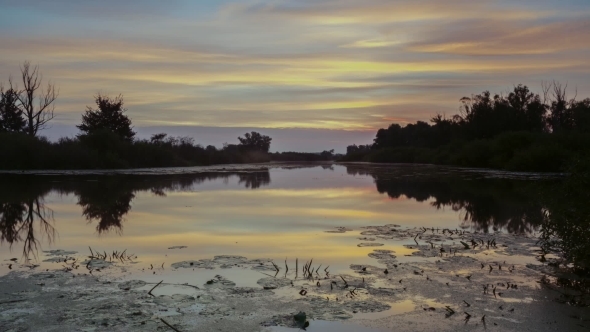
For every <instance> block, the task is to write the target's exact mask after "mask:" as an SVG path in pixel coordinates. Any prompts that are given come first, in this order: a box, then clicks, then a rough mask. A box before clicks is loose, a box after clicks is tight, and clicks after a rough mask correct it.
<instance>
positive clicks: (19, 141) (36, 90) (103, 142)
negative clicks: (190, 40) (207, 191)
mask: <svg viewBox="0 0 590 332" xmlns="http://www.w3.org/2000/svg"><path fill="white" fill-rule="evenodd" d="M20 71H21V75H20V78H21V81H20V83H17V82H15V81H13V80H12V79H11V78H9V80H8V86H7V88H6V89H5V88H4V86H3V85H2V84H0V169H4V170H7V169H9V170H25V169H27V170H28V169H101V168H142V167H175V166H197V165H210V164H228V163H252V162H266V161H270V157H269V154H268V151H269V149H270V143H271V141H272V139H271V138H270V137H268V136H264V135H261V134H259V133H257V132H251V133H247V134H245V135H244V137H238V140H239V144H225V145H224V147H223V148H222V149H217V148H216V147H214V146H212V145H209V146H207V147H203V146H201V145H198V144H195V142H194V140H193V139H192V138H191V137H172V136H168V135H167V134H165V133H161V134H156V135H153V136H152V137H151V138H150V139H149V140H147V139H136V138H135V132H134V130H133V126H132V123H131V119H130V118H129V117H127V115H125V112H126V111H127V110H126V109H125V108H123V97H122V96H117V97H114V98H111V97H109V96H106V95H101V94H99V95H97V96H96V97H95V103H96V107H94V108H93V107H87V109H86V111H85V112H84V113H83V114H82V121H81V123H80V124H79V125H78V126H77V127H78V129H79V130H80V134H79V135H77V136H76V137H74V138H62V139H60V140H59V141H58V142H50V141H48V140H47V139H46V138H44V137H42V136H40V131H41V130H43V129H45V128H46V127H47V126H48V125H49V122H50V121H51V120H52V119H53V118H54V109H55V100H56V99H57V97H58V95H59V89H58V88H57V87H56V86H55V84H52V83H51V82H49V83H48V84H47V85H45V86H43V85H42V83H43V82H42V76H41V74H40V72H39V68H38V67H37V66H31V65H30V63H29V62H27V61H25V62H24V63H23V65H22V66H21V68H20Z"/></svg>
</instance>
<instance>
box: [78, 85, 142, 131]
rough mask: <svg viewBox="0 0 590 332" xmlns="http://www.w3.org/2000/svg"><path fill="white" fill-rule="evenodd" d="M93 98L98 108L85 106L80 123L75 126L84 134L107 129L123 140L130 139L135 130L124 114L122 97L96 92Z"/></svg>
mask: <svg viewBox="0 0 590 332" xmlns="http://www.w3.org/2000/svg"><path fill="white" fill-rule="evenodd" d="M95 99H96V101H95V102H96V105H97V106H98V108H96V109H93V108H91V107H90V106H88V107H87V109H86V112H85V113H84V114H82V124H80V125H78V126H77V127H78V129H80V130H81V131H82V132H84V133H85V134H93V133H96V132H98V131H102V130H108V131H110V132H112V133H114V134H116V135H117V136H119V137H120V138H121V139H123V140H126V141H132V140H133V137H134V136H135V132H134V131H133V128H132V127H131V119H129V117H127V115H125V114H124V113H125V112H126V111H127V109H125V108H123V97H122V96H121V95H119V96H117V97H115V98H110V97H108V96H105V95H101V94H98V95H97V96H96V97H95Z"/></svg>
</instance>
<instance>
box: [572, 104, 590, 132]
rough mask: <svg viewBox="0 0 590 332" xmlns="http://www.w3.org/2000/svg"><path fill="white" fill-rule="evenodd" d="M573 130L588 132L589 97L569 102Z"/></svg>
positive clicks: (589, 119) (589, 117)
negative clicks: (572, 118)
mask: <svg viewBox="0 0 590 332" xmlns="http://www.w3.org/2000/svg"><path fill="white" fill-rule="evenodd" d="M571 109H572V114H573V117H574V130H577V131H579V132H583V133H590V98H586V99H584V100H581V101H574V102H572V103H571Z"/></svg>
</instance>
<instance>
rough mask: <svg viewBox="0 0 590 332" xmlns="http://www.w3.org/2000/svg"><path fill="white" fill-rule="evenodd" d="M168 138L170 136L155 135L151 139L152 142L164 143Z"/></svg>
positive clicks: (164, 134)
mask: <svg viewBox="0 0 590 332" xmlns="http://www.w3.org/2000/svg"><path fill="white" fill-rule="evenodd" d="M166 136H168V134H166V133H160V134H153V135H152V137H150V142H152V143H162V142H163V141H164V139H165V138H166Z"/></svg>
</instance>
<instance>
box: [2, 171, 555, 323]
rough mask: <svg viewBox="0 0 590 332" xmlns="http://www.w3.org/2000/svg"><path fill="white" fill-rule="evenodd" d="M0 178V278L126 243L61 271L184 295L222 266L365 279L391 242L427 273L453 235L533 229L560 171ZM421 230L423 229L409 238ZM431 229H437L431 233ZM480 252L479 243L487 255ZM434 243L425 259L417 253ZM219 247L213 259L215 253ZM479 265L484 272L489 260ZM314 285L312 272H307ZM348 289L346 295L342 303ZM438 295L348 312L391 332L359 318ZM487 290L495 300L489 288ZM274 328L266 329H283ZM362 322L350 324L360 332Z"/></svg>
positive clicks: (528, 234)
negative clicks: (102, 262)
mask: <svg viewBox="0 0 590 332" xmlns="http://www.w3.org/2000/svg"><path fill="white" fill-rule="evenodd" d="M2 179H3V181H2V184H1V185H0V209H1V210H0V227H1V228H0V243H1V247H0V248H1V249H0V261H1V262H2V264H0V274H2V275H5V274H7V273H9V272H15V271H16V272H19V271H20V272H23V273H24V272H25V271H28V270H31V269H36V270H37V271H45V270H52V269H53V270H55V269H62V268H64V269H66V270H68V266H69V265H68V263H67V258H68V256H71V257H77V258H76V259H78V260H79V261H82V260H83V259H84V258H85V257H87V256H97V255H96V253H104V254H105V255H107V256H112V254H113V252H116V256H119V254H120V253H122V252H124V254H123V256H122V257H123V259H114V258H110V260H111V261H112V260H114V261H117V260H118V265H120V266H119V268H107V267H106V266H105V267H96V268H94V269H92V268H88V266H86V268H84V267H79V265H80V264H78V266H77V265H76V264H73V265H72V267H73V268H74V270H73V271H68V272H70V273H78V274H79V275H84V274H86V275H87V274H88V272H92V275H94V276H100V277H101V278H110V280H116V281H118V282H123V281H130V280H141V281H142V282H146V283H147V284H150V285H152V284H156V283H157V282H159V281H161V280H165V281H166V282H165V283H166V284H168V285H169V286H159V288H158V289H157V290H158V291H159V292H160V293H159V295H160V296H173V295H174V294H178V293H180V294H184V295H187V296H188V295H191V294H192V293H191V292H192V291H193V290H188V291H187V290H186V289H185V290H179V289H178V287H174V285H181V284H185V283H187V284H191V285H197V286H199V287H201V286H200V285H207V283H208V282H210V280H213V281H215V282H217V280H216V279H215V278H218V279H219V275H221V276H222V277H223V278H224V279H223V280H231V282H232V283H233V285H234V286H235V287H255V286H257V281H258V280H259V279H261V278H266V277H268V278H277V276H278V277H281V276H282V278H283V279H288V278H292V279H295V278H298V277H299V278H301V276H299V274H304V272H303V270H302V269H303V266H306V264H307V262H308V261H311V263H310V264H311V265H312V266H313V267H314V268H317V269H316V270H315V272H314V273H316V275H317V277H318V278H319V274H318V270H319V271H320V272H322V271H324V272H323V273H325V274H326V275H325V276H324V275H323V274H322V278H323V279H328V278H331V277H332V276H336V275H343V274H345V273H348V274H350V273H352V272H357V273H360V274H361V275H362V274H363V273H364V272H367V270H362V271H360V270H358V269H359V268H360V267H365V269H366V267H367V266H371V268H369V271H371V270H372V269H373V267H374V268H375V269H378V268H379V269H382V268H383V267H387V269H389V270H391V269H393V268H392V264H393V263H392V262H393V260H391V261H387V260H383V258H382V257H380V256H379V258H380V259H381V260H379V261H376V260H375V257H376V256H378V255H377V254H386V253H387V251H390V252H392V253H395V256H393V257H394V258H395V268H397V267H398V264H424V265H423V266H421V267H420V270H421V271H422V272H421V273H424V270H426V268H425V267H424V266H427V265H428V264H438V263H439V261H440V260H441V259H442V258H444V257H448V256H450V255H449V253H451V254H452V253H453V250H455V251H454V254H453V255H452V256H453V257H456V255H457V250H458V249H461V248H462V247H463V246H462V245H461V244H460V243H459V236H461V239H463V241H468V240H467V238H469V239H473V235H466V234H477V237H484V238H487V239H488V241H489V239H491V237H490V236H494V239H498V241H500V239H505V238H506V239H509V237H514V236H521V237H523V238H527V239H528V238H534V237H535V236H536V235H537V234H538V232H539V227H540V225H541V222H542V219H543V218H542V217H543V213H544V206H543V205H542V204H541V203H540V202H539V200H538V197H535V195H531V193H533V192H536V191H537V190H538V188H540V187H543V186H551V185H552V183H554V182H556V181H559V175H540V174H531V173H507V172H497V171H487V170H476V169H458V168H449V167H440V166H428V165H367V164H294V163H289V164H255V165H227V166H216V167H200V168H199V167H196V168H189V169H162V170H158V169H155V170H154V169H151V170H139V171H109V172H100V171H87V172H64V173H61V172H37V173H35V174H22V173H16V172H15V173H12V174H4V175H3V176H2ZM383 225H390V226H388V227H392V228H391V230H394V229H393V228H394V227H395V229H396V232H397V229H399V230H400V232H407V233H404V234H405V235H404V236H397V237H396V236H390V234H389V235H387V236H385V233H383V232H384V230H383V229H382V228H371V227H374V226H383ZM402 230H407V231H402ZM443 230H445V231H444V232H443V233H442V234H445V232H446V231H451V232H452V233H451V235H450V238H451V240H448V239H442V241H443V242H441V243H442V245H441V244H440V243H436V242H433V241H441V239H440V238H434V237H435V236H439V237H440V236H443V235H441V231H443ZM387 232H389V230H387ZM414 233H416V234H414ZM418 233H420V234H424V236H425V238H424V239H423V238H422V236H420V237H419V238H418V235H419V234H418ZM429 234H432V235H430V236H432V237H433V238H428V239H427V238H426V236H427V235H429ZM437 234H438V235H437ZM414 235H415V236H416V237H414ZM388 236H389V237H388ZM444 236H449V235H448V233H447V234H445V235H444ZM453 237H455V238H453ZM419 241H420V244H419V245H418V243H419ZM444 241H446V242H444ZM507 241H508V240H507ZM483 242H484V241H483V240H482V245H481V246H482V247H480V248H482V249H483V246H485V243H483ZM445 245H446V246H447V247H445ZM438 246H440V250H439V249H438ZM466 246H467V247H469V246H468V245H466ZM492 246H495V243H492ZM489 247H490V244H489V242H488V250H489V249H490V248H489ZM445 248H446V249H445ZM431 249H432V250H433V251H432V252H433V254H430V253H425V250H431ZM472 249H473V250H474V251H473V257H474V259H479V260H481V259H482V257H483V259H485V260H486V263H485V265H486V267H485V268H486V270H485V271H486V272H487V269H488V268H487V265H490V267H489V268H490V272H489V273H490V274H491V273H492V270H493V268H495V269H496V270H498V267H497V266H496V265H494V264H498V265H501V264H502V263H497V262H500V260H502V261H504V269H508V268H509V266H510V265H519V266H527V265H535V264H537V265H540V263H539V262H538V260H537V257H536V255H535V254H534V253H533V250H534V249H535V246H534V245H533V244H532V242H531V245H530V246H529V249H530V253H526V252H524V251H518V252H513V253H511V254H510V255H509V257H508V258H506V257H503V258H499V255H500V253H499V252H498V251H496V252H493V251H490V252H487V251H486V252H479V251H478V252H476V251H477V250H479V249H476V245H474V246H473V248H472ZM59 250H62V251H63V252H60V251H59ZM378 250H381V251H383V252H379V251H378ZM519 250H520V249H519ZM439 251H440V252H439ZM376 253H377V254H376ZM439 253H440V255H439ZM236 255H238V256H239V257H242V258H243V259H242V258H236ZM484 255H487V257H486V256H484ZM216 256H217V257H218V258H217V259H218V261H215V260H212V259H214V257H216ZM56 257H58V258H57V259H56ZM119 257H120V256H119ZM219 257H221V258H219ZM64 258H65V259H66V263H64V262H63V259H64ZM245 258H247V259H263V260H260V261H257V262H258V263H257V264H259V265H260V266H267V267H268V268H265V269H255V268H254V267H253V268H252V269H246V268H233V269H232V268H229V267H231V265H233V266H238V267H240V266H242V265H244V264H245V265H244V266H246V265H248V264H254V263H252V262H250V261H246V260H245ZM507 260H508V261H509V262H506V261H507ZM490 261H494V263H493V264H492V263H490ZM496 261H497V262H496ZM201 262H206V264H205V263H203V264H201ZM456 263H457V264H464V263H465V262H456ZM488 263H489V264H488ZM70 264H71V263H70ZM183 264H184V265H183ZM189 264H190V265H189ZM224 264H225V265H224ZM270 264H273V265H270ZM274 264H276V266H277V267H276V268H275V266H274ZM481 264H482V269H483V267H484V263H481ZM82 265H83V264H82ZM201 265H202V266H201ZM318 265H319V266H318ZM476 265H477V266H479V263H477V264H476ZM195 267H196V268H197V271H195ZM201 267H202V268H201ZM255 267H256V266H255ZM285 267H287V268H288V269H290V271H289V270H287V268H285ZM277 268H278V269H279V270H278V271H275V269H277ZM325 269H326V270H325ZM351 269H352V271H351ZM477 269H479V267H478V268H477ZM499 269H501V266H500V268H499ZM70 270H71V269H70ZM441 270H442V268H441ZM463 270H464V268H463V267H460V268H457V270H453V271H454V272H453V273H454V274H456V275H457V277H459V274H462V273H463V272H465V271H463ZM220 271H222V272H223V274H222V273H221V272H220ZM295 271H296V272H295ZM375 271H376V270H375ZM379 271H381V270H379ZM312 272H313V271H312ZM498 272H500V271H498ZM510 272H511V273H512V271H510ZM294 273H297V275H295V274H294ZM380 273H382V272H380ZM418 274H420V273H418ZM418 274H417V275H418ZM432 275H433V276H434V272H433V274H432ZM449 275H450V274H449ZM420 276H422V275H421V274H420ZM370 278H372V276H370V275H367V279H370ZM375 278H377V277H375ZM427 278H428V280H429V281H430V279H431V278H430V277H428V276H427ZM432 278H433V279H434V278H435V277H432ZM308 279H309V278H308ZM219 280H220V281H223V280H222V279H219ZM311 280H312V281H314V279H313V276H312V279H311ZM319 280H320V279H318V284H319ZM342 280H345V279H344V278H342ZM449 280H451V279H449ZM461 280H464V276H462V277H461ZM519 280H520V282H522V286H521V288H522V287H530V288H531V292H533V291H535V292H538V291H539V287H538V286H537V285H536V284H535V282H536V281H538V280H537V279H535V280H526V275H519V276H514V281H513V282H515V283H516V282H517V281H519ZM439 281H441V282H442V279H441V280H439ZM307 282H309V280H307ZM375 282H376V283H375V285H378V286H379V287H378V288H386V287H387V285H386V283H387V282H386V281H385V280H384V281H375ZM345 283H346V285H345V286H346V287H348V283H347V282H346V281H345ZM351 283H352V282H351ZM364 283H365V279H364V277H363V284H364ZM399 283H400V284H401V280H400V282H399ZM312 284H313V283H312ZM443 284H444V283H443ZM258 285H261V283H260V282H259V283H258ZM292 285H293V284H292ZM306 285H307V284H306ZM447 285H448V282H447ZM296 286H297V285H294V287H296ZM307 286H308V285H307ZM307 286H305V287H307ZM146 287H147V286H146ZM301 287H304V286H301ZM318 287H320V286H318ZM331 287H333V286H331ZM375 287H376V286H375ZM477 287H480V286H477ZM150 288H151V286H150V287H147V288H145V287H144V288H140V290H141V289H143V290H144V292H145V291H146V290H149V289H150ZM279 288H280V287H279ZM360 288H361V287H359V289H360ZM269 289H274V288H272V287H269ZM367 289H368V290H369V288H367ZM281 292H286V291H285V290H282V291H281V290H276V291H275V293H277V294H278V295H280V296H285V297H291V298H298V297H300V295H297V294H296V293H293V294H291V293H289V294H290V295H287V294H283V293H281ZM369 293H370V291H369ZM484 294H485V290H484ZM535 294H536V293H535ZM354 295H355V294H354V293H353V294H352V295H350V296H351V299H352V298H353V297H354ZM368 295H369V294H367V296H368ZM438 295H439V294H431V296H426V295H425V294H410V295H407V296H405V297H403V298H400V299H398V300H395V301H392V300H388V301H386V303H387V307H388V309H387V310H377V309H375V310H372V309H371V310H365V311H366V312H364V313H363V310H362V309H359V310H358V311H360V312H359V313H358V315H357V313H356V311H355V312H354V313H355V315H352V316H354V318H355V319H356V320H359V322H362V324H361V325H362V328H365V329H367V331H369V330H368V329H369V328H375V329H379V328H384V327H387V328H388V327H390V325H388V324H387V323H381V324H376V325H375V326H372V325H371V324H370V323H367V322H368V321H372V320H379V319H381V320H383V319H387V317H391V316H394V315H400V314H411V313H412V312H415V311H416V310H418V309H420V308H421V306H422V307H425V308H426V307H428V309H429V310H430V308H433V309H434V307H436V305H435V304H436V303H437V301H438V302H440V300H437V296H438ZM293 296H295V297H293ZM494 297H495V298H497V296H496V294H495V291H494ZM528 298H531V300H530V301H529V300H528ZM532 298H533V297H532V295H530V294H529V295H526V296H524V295H523V296H515V297H514V298H513V300H514V301H516V302H522V301H524V302H532V301H533V300H532ZM508 302H510V301H508V300H507V301H506V303H508ZM440 303H442V302H440ZM440 303H439V304H440ZM441 305H442V304H441ZM552 305H553V304H552ZM439 307H440V308H442V309H439V310H443V309H444V306H442V307H441V306H440V305H439ZM417 308H418V309H417ZM195 310H196V309H195ZM199 310H203V309H202V308H201V309H199ZM424 310H426V309H424ZM369 311H375V312H380V311H384V312H385V314H383V313H381V314H376V313H370V312H369ZM433 311H434V310H433ZM348 314H350V313H348ZM363 314H364V316H363ZM371 315H375V316H371ZM458 315H459V314H457V316H458ZM460 315H463V313H461V314H460ZM490 315H491V313H488V317H489V316H490ZM352 316H351V317H352ZM480 316H481V315H480ZM330 317H331V318H333V317H332V316H330ZM330 317H327V316H325V315H324V316H322V317H320V319H318V321H317V324H315V325H314V324H313V323H312V325H311V326H310V328H309V330H310V331H315V330H317V331H319V330H330V329H332V330H339V329H343V328H344V327H342V326H340V325H331V324H342V323H337V322H336V323H334V322H332V321H333V320H334V319H331V318H330ZM479 318H480V317H479ZM479 318H478V320H479ZM488 319H491V318H488ZM351 322H354V320H351ZM503 322H504V321H503ZM508 322H509V320H508ZM322 324H325V325H322ZM351 324H353V323H351ZM490 324H491V323H490ZM274 325H275V324H270V325H269V327H268V328H270V329H274V330H276V331H279V330H281V328H284V327H280V326H277V327H272V326H274ZM278 325H284V324H278ZM287 325H288V324H287ZM361 325H359V326H356V325H352V326H356V327H358V328H359V329H361V327H360V326H361ZM314 326H315V328H316V329H315V330H314V329H313V327H314ZM317 326H322V328H321V329H319V328H318V327H317ZM330 326H332V327H330ZM338 326H340V327H338ZM563 326H566V325H563ZM356 327H355V328H353V330H354V329H356ZM347 328H350V326H349V327H347ZM506 328H509V329H512V328H515V325H514V323H513V324H512V325H509V326H507V327H506ZM410 330H411V329H410Z"/></svg>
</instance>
